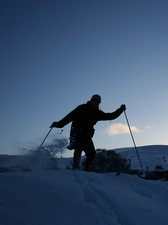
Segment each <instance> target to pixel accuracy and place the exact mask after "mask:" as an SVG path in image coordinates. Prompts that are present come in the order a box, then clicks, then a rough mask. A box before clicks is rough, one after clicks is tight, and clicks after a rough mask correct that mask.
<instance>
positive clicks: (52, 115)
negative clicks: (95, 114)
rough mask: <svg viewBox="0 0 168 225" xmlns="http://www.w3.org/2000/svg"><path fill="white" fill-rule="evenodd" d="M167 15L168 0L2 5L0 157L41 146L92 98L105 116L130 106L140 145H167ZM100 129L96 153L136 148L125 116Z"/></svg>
mask: <svg viewBox="0 0 168 225" xmlns="http://www.w3.org/2000/svg"><path fill="white" fill-rule="evenodd" d="M167 12H168V1H167V0H160V1H157V0H152V1H148V0H141V1H140V0H128V1H125V0H60V1H59V0H58V1H57V0H38V1H37V0H24V1H22V0H15V1H13V0H2V1H0V19H1V23H0V28H1V35H0V45H1V51H0V59H1V67H0V79H1V82H0V103H1V111H0V124H1V129H0V130H1V133H0V143H1V144H0V153H1V154H2V153H4V154H15V152H16V150H17V149H18V148H27V147H29V146H33V145H37V146H38V145H39V144H40V143H41V141H42V140H43V138H44V137H45V135H46V134H47V132H48V131H49V126H50V124H51V123H52V122H53V121H58V120H60V119H61V118H62V117H64V116H65V115H66V114H68V113H69V112H70V111H71V110H73V109H74V108H75V107H76V106H78V105H79V104H83V103H85V102H87V101H88V100H90V98H91V96H92V95H93V94H100V95H101V96H102V104H101V106H100V107H101V109H102V110H103V111H105V112H112V111H115V110H116V109H117V108H118V107H120V105H121V104H126V106H127V111H126V112H127V116H128V119H129V122H130V124H131V126H132V129H133V131H134V132H133V134H134V138H135V141H136V144H137V146H142V145H151V144H165V145H167V144H168V139H167V137H168V120H167V115H168V103H167V94H168V93H167V92H168V91H167V90H168V89H167V84H168V76H167V71H168V63H167V62H168V24H167V22H168V13H167ZM114 123H115V124H114ZM69 128H70V125H67V126H66V127H65V128H64V129H63V133H62V134H60V130H59V129H53V130H52V133H51V135H50V137H49V139H52V138H54V137H59V138H61V137H68V136H69ZM114 128H115V131H116V129H117V131H118V129H120V130H119V134H117V133H114ZM95 129H96V133H95V136H94V139H93V140H94V143H95V147H96V148H107V149H111V148H119V147H130V146H133V143H132V140H131V137H130V134H129V133H127V131H125V129H126V120H125V117H124V114H122V115H121V116H120V117H119V118H118V119H116V120H114V121H111V122H110V121H105V122H99V123H98V124H97V125H96V126H95ZM125 132H126V133H125ZM48 141H49V140H48Z"/></svg>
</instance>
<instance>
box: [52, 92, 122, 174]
mask: <svg viewBox="0 0 168 225" xmlns="http://www.w3.org/2000/svg"><path fill="white" fill-rule="evenodd" d="M100 103H101V97H100V96H99V95H97V94H96V95H93V96H92V98H91V100H90V101H88V102H87V103H86V104H82V105H79V106H78V107H77V108H75V109H74V110H73V111H72V112H70V113H69V114H68V115H67V116H65V117H64V118H63V119H62V120H60V121H58V122H53V123H52V125H51V126H50V128H53V127H57V128H62V127H64V126H65V125H67V124H68V123H70V122H72V125H71V131H70V145H69V146H68V147H67V148H68V149H70V150H72V149H74V150H75V151H74V157H73V169H78V168H79V163H80V159H81V154H82V151H84V152H85V154H86V162H85V168H84V169H85V170H89V167H90V165H91V164H92V162H93V159H94V157H95V154H96V151H95V147H94V144H93V141H92V137H93V135H94V125H95V124H96V123H97V122H98V121H103V120H114V119H116V118H117V117H119V116H120V115H121V113H122V112H123V111H124V110H126V107H125V105H121V107H120V108H118V109H117V110H116V111H115V112H112V113H105V112H103V111H101V110H99V104H100Z"/></svg>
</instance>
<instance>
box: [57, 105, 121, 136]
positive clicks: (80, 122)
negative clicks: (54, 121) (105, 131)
mask: <svg viewBox="0 0 168 225" xmlns="http://www.w3.org/2000/svg"><path fill="white" fill-rule="evenodd" d="M122 112H123V109H122V108H118V109H117V110H116V111H115V112H112V113H105V112H103V111H101V110H99V109H97V108H95V107H93V106H92V104H91V102H90V101H89V102H87V103H86V104H82V105H79V106H78V107H77V108H75V109H74V110H73V111H72V112H70V113H69V114H68V115H67V116H65V117H64V118H63V119H62V120H60V121H59V122H58V124H59V127H64V126H65V125H67V124H68V123H70V122H72V126H71V137H72V136H74V134H75V133H78V132H80V133H81V134H83V135H84V136H86V137H89V138H92V137H93V135H94V125H95V124H96V123H97V122H98V121H103V120H114V119H116V118H117V117H119V116H120V115H121V113H122Z"/></svg>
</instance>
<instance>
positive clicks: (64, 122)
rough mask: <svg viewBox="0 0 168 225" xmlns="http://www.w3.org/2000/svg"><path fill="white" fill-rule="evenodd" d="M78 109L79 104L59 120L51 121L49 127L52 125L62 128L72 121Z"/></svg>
mask: <svg viewBox="0 0 168 225" xmlns="http://www.w3.org/2000/svg"><path fill="white" fill-rule="evenodd" d="M79 111H80V106H78V107H77V108H75V109H74V110H73V111H71V112H70V113H69V114H68V115H66V116H65V117H64V118H63V119H62V120H60V121H58V122H53V123H52V125H51V126H50V128H53V127H57V128H62V127H64V126H65V125H67V124H68V123H70V122H72V121H73V119H74V118H75V117H76V115H77V114H78V113H79Z"/></svg>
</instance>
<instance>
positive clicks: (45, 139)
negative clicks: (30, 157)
mask: <svg viewBox="0 0 168 225" xmlns="http://www.w3.org/2000/svg"><path fill="white" fill-rule="evenodd" d="M51 130H52V127H51V129H50V130H49V132H48V134H47V135H46V136H45V138H44V140H43V141H42V143H41V145H40V146H39V147H38V149H37V150H39V149H40V148H41V147H42V145H43V144H44V142H45V140H46V138H47V137H48V135H49V133H50V132H51Z"/></svg>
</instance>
